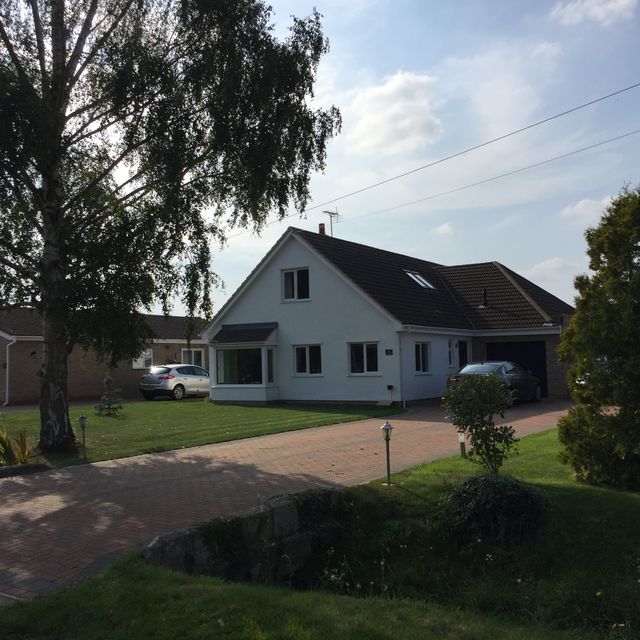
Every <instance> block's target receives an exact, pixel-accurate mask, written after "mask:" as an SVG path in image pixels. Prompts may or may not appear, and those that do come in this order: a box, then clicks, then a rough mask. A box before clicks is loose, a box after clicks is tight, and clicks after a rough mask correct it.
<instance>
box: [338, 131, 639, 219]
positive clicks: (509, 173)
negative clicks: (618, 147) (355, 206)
mask: <svg viewBox="0 0 640 640" xmlns="http://www.w3.org/2000/svg"><path fill="white" fill-rule="evenodd" d="M638 133H640V129H635V130H634V131H628V132H627V133H623V134H622V135H619V136H616V137H615V138H609V139H608V140H602V141H601V142H596V143H595V144H590V145H589V146H587V147H582V148H581V149H575V150H574V151H569V152H568V153H563V154H562V155H560V156H555V157H554V158H548V159H547V160H542V161H540V162H535V163H534V164H529V165H527V166H525V167H519V168H518V169H513V170H511V171H507V172H506V173H501V174H499V175H497V176H492V177H491V178H485V179H484V180H478V181H477V182H471V183H470V184H465V185H464V186H462V187H456V188H455V189H449V190H448V191H440V192H439V193H433V194H431V195H428V196H425V197H424V198H419V199H418V200H412V201H411V202H404V203H403V204H397V205H395V206H393V207H387V208H386V209H379V210H377V211H371V212H370V213H363V214H362V215H359V216H354V217H353V218H351V217H350V218H347V219H346V220H344V221H343V222H351V221H352V220H358V219H360V218H367V217H369V216H375V215H378V214H380V213H387V212H389V211H394V210H395V209H402V208H403V207H410V206H411V205H414V204H419V203H421V202H426V201H427V200H434V199H435V198H441V197H442V196H447V195H450V194H452V193H458V192H459V191H464V190H465V189H471V188H472V187H478V186H480V185H483V184H487V183H488V182H494V181H496V180H500V179H502V178H507V177H508V176H512V175H514V174H516V173H522V172H523V171H528V170H529V169H535V168H536V167H541V166H543V165H545V164H549V163H551V162H556V161H557V160H562V159H563V158H569V157H570V156H575V155H577V154H578V153H583V152H584V151H589V150H590V149H595V148H597V147H601V146H603V145H605V144H609V143H611V142H615V141H617V140H622V139H624V138H628V137H630V136H633V135H636V134H638Z"/></svg>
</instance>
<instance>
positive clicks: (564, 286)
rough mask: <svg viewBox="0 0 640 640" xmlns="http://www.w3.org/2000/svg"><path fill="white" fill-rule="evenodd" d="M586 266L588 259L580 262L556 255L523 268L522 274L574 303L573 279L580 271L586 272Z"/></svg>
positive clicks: (562, 298)
mask: <svg viewBox="0 0 640 640" xmlns="http://www.w3.org/2000/svg"><path fill="white" fill-rule="evenodd" d="M586 268H587V265H586V260H583V261H582V262H581V263H578V262H571V261H569V260H565V259H564V258H559V257H554V258H549V259H547V260H543V261H542V262H538V263H537V264H534V265H533V266H532V267H530V268H529V269H525V270H523V271H522V275H523V276H524V277H525V278H529V280H531V281H532V282H535V284H537V285H538V286H540V287H542V288H543V289H546V290H547V291H549V292H551V293H553V294H554V295H556V296H558V297H559V298H560V299H561V300H564V301H566V302H569V303H572V302H573V299H574V297H575V295H576V291H575V289H574V288H573V280H574V278H575V277H576V276H577V275H578V274H579V273H584V272H585V271H586Z"/></svg>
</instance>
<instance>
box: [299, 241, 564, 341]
mask: <svg viewBox="0 0 640 640" xmlns="http://www.w3.org/2000/svg"><path fill="white" fill-rule="evenodd" d="M292 232H293V233H295V234H296V235H297V236H298V237H300V238H301V239H303V240H304V241H305V242H307V243H308V244H309V245H310V246H311V247H312V248H313V249H315V250H316V251H317V252H318V253H320V254H321V255H322V256H323V257H324V258H325V259H327V260H328V261H329V262H330V263H331V264H333V265H334V266H335V267H336V268H338V269H339V270H340V271H341V272H342V273H343V274H344V275H345V276H346V277H347V278H348V279H349V280H351V281H352V282H353V283H355V284H356V285H357V286H358V287H359V288H360V289H361V290H362V291H364V292H365V293H366V294H367V295H368V296H369V297H370V298H372V299H373V300H375V301H376V302H377V303H378V304H379V305H380V306H382V307H383V308H384V309H385V310H386V311H387V312H388V313H389V314H390V315H392V316H393V317H394V318H396V319H397V320H398V321H399V322H401V323H402V324H410V325H419V326H427V327H443V328H452V329H471V330H491V329H525V328H527V329H530V328H537V327H543V326H554V325H560V324H561V323H562V318H563V316H564V315H570V314H572V313H573V312H574V309H573V307H571V306H570V305H568V304H567V303H565V302H563V301H562V300H560V299H559V298H557V297H556V296H554V295H552V294H551V293H549V292H548V291H545V290H544V289H542V288H541V287H539V286H537V285H535V284H534V283H533V282H530V281H529V280H527V279H526V278H523V277H522V276H520V275H518V274H517V273H515V272H514V271H512V270H511V269H508V268H507V267H505V266H504V265H501V264H500V263H498V262H484V263H479V264H465V265H458V266H451V267H447V266H443V265H439V264H436V263H433V262H427V261H425V260H419V259H417V258H412V257H410V256H405V255H402V254H399V253H393V252H390V251H385V250H383V249H375V248H373V247H369V246H366V245H362V244H358V243H355V242H349V241H346V240H341V239H338V238H332V237H331V236H327V235H321V234H317V233H312V232H309V231H303V230H301V229H292ZM408 272H412V273H413V274H417V276H418V277H417V278H415V277H413V276H410V275H409V273H408ZM420 280H422V281H423V284H422V285H421V284H420V283H419V281H420ZM424 280H426V281H427V284H428V285H431V286H430V287H429V286H425V284H424Z"/></svg>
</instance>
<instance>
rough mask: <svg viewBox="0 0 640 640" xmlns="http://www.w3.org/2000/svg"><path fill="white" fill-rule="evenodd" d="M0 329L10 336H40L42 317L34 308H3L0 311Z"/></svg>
mask: <svg viewBox="0 0 640 640" xmlns="http://www.w3.org/2000/svg"><path fill="white" fill-rule="evenodd" d="M0 331H3V332H4V333H7V334H9V335H10V336H41V335H42V318H41V317H40V314H39V313H38V312H37V311H36V310H35V309H25V308H16V309H3V310H1V311H0Z"/></svg>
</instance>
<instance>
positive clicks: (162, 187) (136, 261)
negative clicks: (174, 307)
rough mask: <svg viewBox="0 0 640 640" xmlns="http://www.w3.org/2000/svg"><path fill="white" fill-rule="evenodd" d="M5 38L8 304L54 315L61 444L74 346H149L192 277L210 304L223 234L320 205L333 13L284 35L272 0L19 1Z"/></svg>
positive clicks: (4, 27) (55, 440)
mask: <svg viewBox="0 0 640 640" xmlns="http://www.w3.org/2000/svg"><path fill="white" fill-rule="evenodd" d="M0 43H1V46H0V199H1V201H2V203H3V215H2V216H1V217H0V265H1V266H2V269H1V270H0V306H5V307H6V306H24V305H29V306H33V307H35V308H37V309H38V310H39V311H40V313H41V314H42V317H43V322H44V328H43V334H44V340H45V360H44V364H43V367H42V371H41V375H42V378H41V380H42V382H41V423H42V429H41V438H40V444H41V446H42V447H43V448H45V449H52V448H60V447H63V446H70V445H72V444H73V431H72V429H71V425H70V423H69V419H68V408H67V400H66V397H67V386H66V385H67V383H66V377H67V376H66V372H67V356H68V354H69V352H70V351H71V349H72V348H73V347H74V345H80V346H82V347H93V348H94V349H96V350H97V351H98V353H99V354H101V355H102V356H104V357H106V358H108V359H109V360H110V361H111V362H115V361H117V360H119V359H120V358H123V357H128V356H131V355H132V354H135V353H136V352H139V351H140V349H141V348H142V346H143V345H144V344H145V342H147V341H148V340H149V338H150V335H149V331H148V328H146V326H145V325H144V323H143V321H142V318H141V316H140V314H139V313H138V310H140V309H144V308H149V307H150V306H151V305H152V304H154V303H155V302H156V301H160V302H161V303H162V305H163V307H164V308H165V310H168V309H169V307H170V300H171V298H172V296H173V295H176V294H177V295H179V296H181V298H182V300H183V302H184V304H185V305H186V307H187V308H188V310H189V313H190V314H192V313H194V312H195V311H196V310H198V311H199V312H200V313H202V314H204V315H209V313H210V310H211V288H212V285H214V284H215V281H216V280H215V275H214V273H213V271H212V266H211V253H210V243H211V241H212V240H217V241H220V242H222V241H223V240H224V238H225V233H226V231H227V230H228V229H229V228H231V227H233V226H237V225H239V226H244V227H246V226H252V227H254V228H255V229H260V227H261V226H262V224H263V223H264V221H265V219H266V216H267V215H268V214H269V213H272V212H273V213H276V214H278V215H280V216H282V215H284V214H285V212H287V210H288V207H289V205H290V203H291V204H293V206H294V207H295V208H296V209H297V210H302V209H304V206H305V204H306V202H307V199H308V197H309V191H308V182H309V178H310V175H311V173H312V172H313V171H316V170H322V169H323V168H324V162H325V149H326V144H327V142H328V140H329V139H330V138H331V137H332V136H333V135H335V133H337V131H338V130H339V127H340V115H339V113H338V111H337V110H336V109H335V108H334V107H331V108H329V109H326V110H324V109H314V108H313V106H312V104H311V100H310V99H311V98H312V96H313V84H314V81H315V76H316V70H317V66H318V63H319V61H320V59H321V57H322V55H323V54H324V53H325V52H326V51H327V46H328V45H327V41H326V39H325V38H324V36H323V34H322V30H321V25H320V17H319V15H318V14H317V13H315V12H314V13H313V14H312V15H311V16H310V17H308V18H306V19H298V18H293V23H292V25H291V27H290V31H289V36H288V37H287V38H286V39H284V40H282V41H281V40H278V39H277V38H276V37H275V36H274V34H273V29H272V27H271V25H270V9H269V8H268V7H267V6H266V5H265V4H264V3H263V2H262V0H234V1H233V2H207V1H205V0H135V1H134V0H67V1H65V0H4V1H3V2H2V3H1V4H0Z"/></svg>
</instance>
